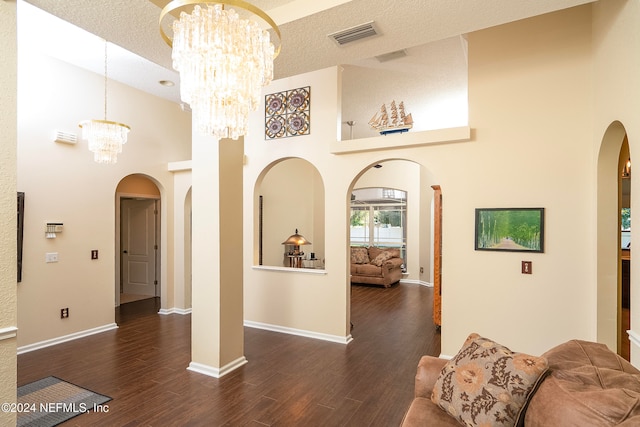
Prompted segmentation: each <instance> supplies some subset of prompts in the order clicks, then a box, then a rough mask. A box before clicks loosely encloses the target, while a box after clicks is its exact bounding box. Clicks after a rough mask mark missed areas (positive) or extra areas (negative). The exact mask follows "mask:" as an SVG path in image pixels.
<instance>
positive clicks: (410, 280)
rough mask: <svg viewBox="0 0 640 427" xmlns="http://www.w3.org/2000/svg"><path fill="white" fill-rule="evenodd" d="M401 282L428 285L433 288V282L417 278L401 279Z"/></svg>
mask: <svg viewBox="0 0 640 427" xmlns="http://www.w3.org/2000/svg"><path fill="white" fill-rule="evenodd" d="M400 283H410V284H412V285H420V286H426V287H428V288H433V283H429V282H423V281H422V280H415V279H401V280H400Z"/></svg>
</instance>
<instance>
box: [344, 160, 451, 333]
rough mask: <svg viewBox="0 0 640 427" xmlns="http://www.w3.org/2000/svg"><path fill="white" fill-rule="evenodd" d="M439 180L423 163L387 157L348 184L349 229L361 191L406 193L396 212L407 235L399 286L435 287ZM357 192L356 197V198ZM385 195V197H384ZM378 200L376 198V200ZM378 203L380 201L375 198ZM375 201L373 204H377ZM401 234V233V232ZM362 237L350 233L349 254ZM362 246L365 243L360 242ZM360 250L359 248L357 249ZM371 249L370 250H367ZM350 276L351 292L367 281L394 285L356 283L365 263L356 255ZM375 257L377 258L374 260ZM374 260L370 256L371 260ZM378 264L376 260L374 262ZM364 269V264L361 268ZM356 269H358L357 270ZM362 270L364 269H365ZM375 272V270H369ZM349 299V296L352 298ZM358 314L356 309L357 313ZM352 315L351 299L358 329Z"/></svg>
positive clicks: (433, 330) (350, 317)
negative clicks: (434, 206) (435, 244)
mask: <svg viewBox="0 0 640 427" xmlns="http://www.w3.org/2000/svg"><path fill="white" fill-rule="evenodd" d="M436 184H438V183H437V182H436V179H435V177H434V176H433V174H432V173H431V172H430V171H429V170H428V169H427V168H426V167H424V166H422V165H420V164H418V163H415V162H413V161H410V160H404V159H386V160H381V161H380V162H376V163H373V164H371V165H369V166H368V167H367V168H365V169H363V170H362V171H361V172H360V174H358V176H356V178H354V180H353V181H352V183H351V185H350V187H349V194H348V197H349V200H350V202H351V203H350V211H351V212H350V215H348V218H350V223H349V224H348V227H347V229H348V230H352V226H351V222H352V219H353V215H351V214H352V213H353V212H354V209H356V210H357V209H358V207H359V205H361V204H362V203H359V200H358V195H359V194H360V195H366V194H367V193H370V194H374V195H376V194H378V193H380V196H381V197H383V192H384V190H381V191H378V190H377V189H386V190H387V191H389V190H390V191H389V192H388V195H390V196H391V195H394V196H395V195H397V193H398V192H401V193H402V194H404V195H405V203H404V204H402V208H401V209H402V210H404V212H396V213H399V214H400V215H401V216H403V220H402V221H403V223H402V228H403V230H402V234H404V235H405V236H406V237H405V238H404V240H403V243H402V245H403V247H402V255H403V264H405V265H404V267H405V268H404V271H403V272H402V274H401V277H400V280H399V281H398V282H397V287H400V286H418V287H420V286H425V287H429V288H431V287H433V282H434V271H433V264H434V260H433V257H434V238H433V223H434V211H433V201H434V189H433V188H432V186H434V185H436ZM354 195H355V198H354ZM383 198H384V197H383ZM374 202H375V201H374ZM376 203H377V202H376ZM376 203H374V204H376ZM392 205H393V206H394V207H393V208H392V210H393V209H395V210H399V206H401V204H399V203H398V201H396V202H394V203H392ZM398 236H399V235H398ZM359 243H361V242H360V241H359V238H358V236H353V235H351V236H350V239H349V245H350V250H349V251H348V254H349V256H351V254H352V252H353V251H352V250H351V248H354V247H357V246H358V244H359ZM359 246H362V244H360V245H359ZM356 252H357V250H356ZM368 252H371V251H368ZM374 252H375V251H374ZM349 261H350V279H349V280H348V281H347V283H349V286H350V287H351V291H350V293H349V294H350V295H352V292H354V291H355V290H357V289H358V288H357V286H360V285H361V284H364V285H365V286H367V287H374V286H375V287H376V288H379V289H374V290H372V291H378V290H379V291H380V292H385V290H388V289H393V287H394V286H396V285H392V286H391V287H385V286H384V285H383V286H379V285H378V282H375V281H371V280H369V281H368V282H367V281H366V280H365V281H359V282H363V283H357V282H358V280H354V277H355V276H357V275H358V274H359V273H358V264H365V261H363V260H359V259H356V258H350V260H349ZM374 261H375V260H374ZM371 262H372V260H371V259H369V260H368V263H371ZM374 264H375V263H374ZM361 269H362V268H361ZM354 272H355V273H354ZM363 273H365V272H364V270H363ZM370 274H373V273H370ZM431 292H432V290H431V291H430V293H429V295H430V296H429V303H428V305H431V307H429V310H432V307H433V306H432V293H431ZM349 301H350V299H349ZM355 315H356V314H355V313H354V316H355ZM354 316H352V313H351V304H350V303H349V319H350V321H351V322H352V325H353V326H354V328H355V329H354V331H355V330H356V329H357V320H356V321H354V320H355V317H354ZM427 326H430V327H432V328H433V329H432V332H433V334H434V336H437V339H438V340H439V331H438V330H437V329H436V325H435V324H434V323H432V322H431V319H430V318H429V324H428V325H427Z"/></svg>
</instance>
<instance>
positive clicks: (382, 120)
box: [369, 101, 413, 135]
mask: <svg viewBox="0 0 640 427" xmlns="http://www.w3.org/2000/svg"><path fill="white" fill-rule="evenodd" d="M389 111H391V115H389V113H387V107H386V105H384V104H382V107H381V108H380V111H379V112H378V113H376V114H374V116H373V117H372V118H371V120H369V125H370V126H371V127H372V128H373V129H375V130H377V131H378V132H380V135H386V134H388V133H402V132H408V131H409V129H411V128H412V127H413V118H412V117H411V113H409V114H405V112H404V103H403V102H402V101H400V104H398V106H397V107H396V101H391V105H389Z"/></svg>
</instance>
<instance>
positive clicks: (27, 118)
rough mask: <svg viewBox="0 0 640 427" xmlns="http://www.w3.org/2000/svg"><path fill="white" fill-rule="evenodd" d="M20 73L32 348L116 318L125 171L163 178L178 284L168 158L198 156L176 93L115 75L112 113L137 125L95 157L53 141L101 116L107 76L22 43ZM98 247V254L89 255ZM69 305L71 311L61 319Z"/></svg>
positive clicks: (27, 322) (25, 300)
mask: <svg viewBox="0 0 640 427" xmlns="http://www.w3.org/2000/svg"><path fill="white" fill-rule="evenodd" d="M25 25H27V24H26V23H25ZM43 70H46V72H43ZM19 75H20V79H19V87H18V94H19V98H18V172H17V176H18V180H17V181H18V189H19V191H24V192H25V194H26V196H25V235H24V260H23V265H24V269H23V281H22V283H20V285H19V286H18V325H19V327H20V333H19V336H18V343H19V346H20V347H21V348H25V346H29V345H34V344H36V345H37V344H38V343H42V342H43V341H46V340H51V339H56V338H59V337H61V336H66V335H70V334H77V333H82V332H84V331H90V330H94V328H98V329H100V328H105V327H111V326H113V324H114V301H115V294H114V292H115V287H116V277H117V276H116V274H117V271H116V263H115V259H116V256H117V254H116V253H115V250H116V247H115V241H116V238H115V237H116V236H115V229H116V228H115V224H116V212H115V210H116V204H115V193H116V187H117V185H118V182H120V180H121V179H122V178H123V177H125V176H127V175H130V174H134V173H138V174H142V175H146V176H148V177H151V178H152V179H153V180H154V181H155V182H156V184H157V185H158V187H159V188H160V193H161V195H162V203H161V207H162V211H161V218H162V223H163V225H162V229H161V233H160V235H161V248H164V249H165V250H164V251H163V252H162V257H161V266H162V269H161V283H162V286H164V289H163V295H166V292H167V289H171V291H170V292H169V293H172V292H173V291H172V287H173V275H172V274H171V275H170V274H169V271H170V270H169V269H170V265H169V264H170V263H169V259H171V256H170V255H171V248H172V245H169V243H168V242H169V241H170V240H171V239H172V236H173V231H172V230H173V227H170V226H169V224H173V213H172V212H173V211H172V210H171V209H168V206H172V205H173V176H172V175H171V173H170V172H169V171H168V170H167V163H168V162H169V161H177V160H185V159H188V158H190V140H191V118H190V115H188V114H185V113H183V112H182V111H181V110H180V109H179V107H178V106H177V105H175V104H173V103H171V102H168V101H165V100H162V99H159V98H156V97H153V96H150V95H147V94H145V93H142V92H140V91H138V90H134V89H131V88H128V87H126V86H124V85H122V84H119V83H116V82H113V81H110V82H109V85H108V90H109V95H108V108H109V110H108V111H109V113H108V119H109V120H113V121H118V122H123V123H126V124H128V125H129V126H131V133H130V134H129V141H128V143H127V144H126V145H125V146H124V148H123V152H122V154H121V155H120V156H119V158H118V163H117V164H115V165H103V164H97V163H94V161H93V157H92V153H90V152H89V151H88V149H87V146H86V143H85V142H79V143H77V144H76V145H66V144H59V143H54V142H53V141H52V138H51V135H52V132H53V131H54V130H56V129H58V130H63V131H67V132H76V133H77V132H79V129H78V123H79V122H80V121H82V120H86V119H96V118H97V119H101V118H103V107H104V77H103V76H101V75H97V74H93V73H90V72H87V71H84V70H81V69H79V68H76V67H73V66H70V65H68V64H66V63H63V62H61V61H58V60H55V59H52V58H50V57H46V56H42V55H41V54H39V53H37V52H34V51H30V50H28V49H27V48H22V47H21V49H20V52H19ZM48 221H54V222H62V223H64V231H63V232H62V233H61V234H59V235H58V237H57V238H55V239H46V238H45V235H44V224H45V223H46V222H48ZM92 249H97V250H98V251H99V259H98V260H93V261H92V260H91V259H90V251H91V250H92ZM48 252H57V253H58V254H59V262H57V263H45V253H48ZM165 299H166V298H165ZM164 303H166V302H164V301H163V304H164ZM66 307H68V308H69V312H70V316H69V318H68V319H60V309H61V308H66ZM26 348H30V347H26Z"/></svg>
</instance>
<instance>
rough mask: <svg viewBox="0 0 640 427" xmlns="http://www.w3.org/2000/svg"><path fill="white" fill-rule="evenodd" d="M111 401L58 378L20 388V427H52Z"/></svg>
mask: <svg viewBox="0 0 640 427" xmlns="http://www.w3.org/2000/svg"><path fill="white" fill-rule="evenodd" d="M110 400H111V398H110V397H108V396H104V395H102V394H98V393H95V392H93V391H91V390H87V389H85V388H82V387H78V386H77V385H75V384H71V383H69V382H66V381H63V380H61V379H60V378H56V377H47V378H43V379H41V380H38V381H34V382H32V383H29V384H25V385H23V386H20V387H18V402H17V404H16V408H15V410H16V412H17V426H18V427H27V426H29V427H51V426H56V425H58V424H60V423H63V422H65V421H67V420H70V419H71V418H73V417H75V416H77V415H80V414H84V413H85V412H89V411H92V410H96V409H97V410H100V409H101V405H103V404H104V403H106V402H108V401H110Z"/></svg>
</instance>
